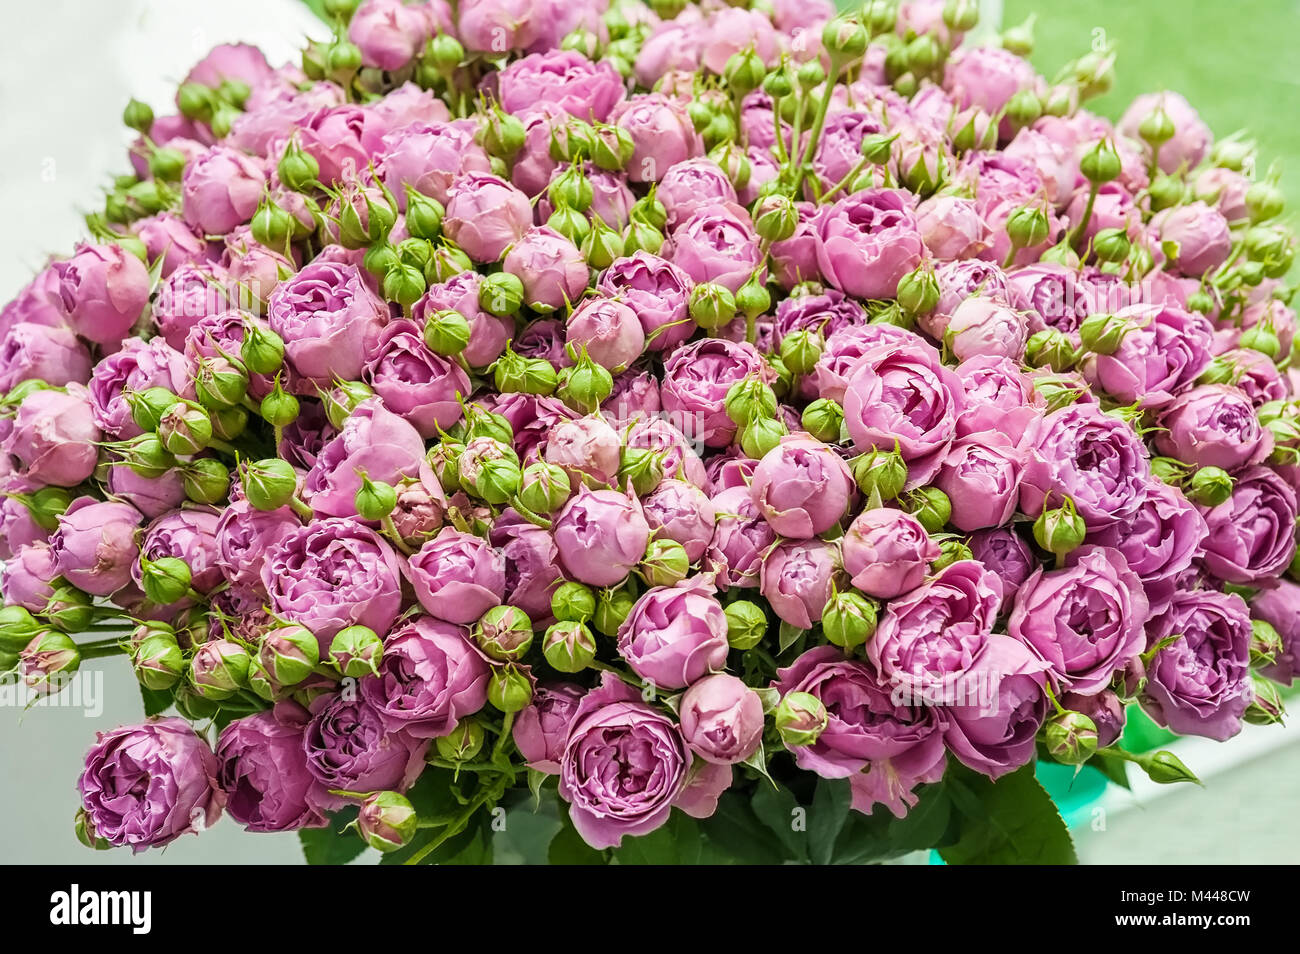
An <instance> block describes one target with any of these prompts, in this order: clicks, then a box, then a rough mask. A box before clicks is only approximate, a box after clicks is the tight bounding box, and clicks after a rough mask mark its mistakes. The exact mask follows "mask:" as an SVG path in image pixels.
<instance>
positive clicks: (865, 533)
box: [840, 507, 939, 599]
mask: <svg viewBox="0 0 1300 954" xmlns="http://www.w3.org/2000/svg"><path fill="white" fill-rule="evenodd" d="M840 553H841V559H842V560H843V563H844V571H845V572H846V573H848V574H849V575H850V576H851V577H852V578H853V585H854V586H856V587H857V588H858V589H860V590H861V591H862V592H864V593H866V594H867V595H868V596H875V597H878V598H880V599H893V598H894V597H895V596H899V595H900V594H902V593H906V592H908V591H909V590H913V589H915V588H916V587H918V586H920V585H921V581H922V580H924V579H925V577H926V574H928V573H929V572H930V561H931V560H937V559H938V558H939V545H938V544H937V543H935V542H934V541H933V540H931V539H930V536H929V534H927V533H926V532H925V528H924V527H922V526H921V524H920V522H919V521H918V520H917V519H916V518H915V517H913V516H912V515H911V514H906V513H903V511H901V510H894V509H892V508H888V507H877V508H875V509H873V510H864V511H862V513H860V514H858V516H857V517H855V518H854V520H853V522H852V523H851V524H849V528H848V530H846V531H845V533H844V538H843V539H842V540H841V541H840Z"/></svg>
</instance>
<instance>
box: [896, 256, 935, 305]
mask: <svg viewBox="0 0 1300 954" xmlns="http://www.w3.org/2000/svg"><path fill="white" fill-rule="evenodd" d="M896 297H897V299H898V304H899V305H900V306H901V307H902V308H903V309H905V310H906V311H908V312H910V313H911V314H913V315H925V314H929V313H930V312H931V311H933V310H934V306H935V305H937V304H938V303H939V280H938V279H937V278H936V277H935V274H934V270H933V269H931V268H927V267H926V266H924V265H922V266H920V267H918V268H915V269H913V270H912V271H910V272H908V273H907V274H906V275H904V276H903V277H902V278H900V279H899V280H898V290H897V292H896Z"/></svg>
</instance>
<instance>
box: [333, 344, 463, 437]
mask: <svg viewBox="0 0 1300 954" xmlns="http://www.w3.org/2000/svg"><path fill="white" fill-rule="evenodd" d="M362 377H363V380H364V381H365V382H366V383H367V384H369V385H370V387H371V388H372V389H374V392H375V394H377V395H378V396H379V399H380V400H381V401H383V402H384V406H385V407H386V408H388V410H390V411H392V412H393V413H394V414H399V415H401V416H402V417H403V418H405V419H406V420H408V421H410V423H411V424H413V425H414V426H415V429H416V431H418V432H419V435H420V436H421V437H423V438H433V437H436V436H437V435H438V432H439V431H440V430H445V429H447V428H449V427H451V426H452V425H453V424H455V423H456V422H457V421H459V420H460V416H461V407H460V401H461V400H463V399H465V398H468V397H469V394H470V391H471V388H470V384H469V376H468V375H467V374H466V373H465V370H464V369H463V368H462V367H461V366H460V365H459V364H457V363H456V362H455V361H453V360H450V359H448V358H444V357H443V356H442V355H439V354H434V353H433V352H432V351H430V350H429V348H428V346H427V345H426V344H425V343H424V336H423V333H422V331H421V329H420V328H419V326H418V325H416V324H415V322H413V321H405V320H401V321H394V322H393V323H392V324H390V325H389V326H388V327H387V328H385V329H384V330H383V332H381V333H380V335H379V340H378V341H377V342H376V344H375V348H374V350H373V351H371V352H370V354H369V355H368V356H367V358H366V366H365V370H364V372H363V375H362ZM345 430H346V428H345Z"/></svg>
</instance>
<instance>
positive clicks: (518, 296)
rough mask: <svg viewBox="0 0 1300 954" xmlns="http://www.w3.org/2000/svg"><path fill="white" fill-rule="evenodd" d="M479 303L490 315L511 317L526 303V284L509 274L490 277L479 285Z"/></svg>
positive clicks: (500, 273) (499, 273)
mask: <svg viewBox="0 0 1300 954" xmlns="http://www.w3.org/2000/svg"><path fill="white" fill-rule="evenodd" d="M478 301H479V305H480V306H481V307H482V308H483V310H484V311H486V312H487V313H488V314H490V315H496V316H497V317H500V318H506V317H509V316H510V315H513V314H514V313H515V312H517V311H518V310H519V307H520V306H521V305H522V304H523V303H524V283H523V282H521V281H520V280H519V279H518V277H516V276H514V275H511V274H510V273H509V272H497V273H496V274H494V275H488V276H487V277H486V278H484V279H483V282H482V284H480V285H479V290H478Z"/></svg>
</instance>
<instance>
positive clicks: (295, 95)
mask: <svg viewBox="0 0 1300 954" xmlns="http://www.w3.org/2000/svg"><path fill="white" fill-rule="evenodd" d="M325 6H326V9H327V11H328V13H329V16H330V17H331V18H332V22H333V25H334V28H335V29H334V36H333V38H332V39H331V40H329V41H328V42H324V43H315V42H313V43H310V44H308V46H307V48H306V49H305V50H304V51H303V55H302V59H301V63H300V64H295V65H285V66H280V67H273V66H271V65H269V64H268V63H267V61H266V59H265V58H264V57H263V55H262V54H261V53H260V52H259V51H258V50H257V49H254V48H251V47H247V46H222V47H218V48H217V49H215V50H213V51H212V52H211V53H210V54H209V55H208V56H207V57H205V58H204V59H203V60H202V61H201V62H200V63H199V64H198V65H197V66H195V67H194V69H193V71H192V72H191V73H190V74H189V75H188V76H187V77H186V78H185V80H184V82H183V83H182V84H181V86H180V87H179V89H178V91H177V94H176V99H175V107H176V112H175V113H174V114H171V115H164V116H155V115H154V113H153V111H152V109H151V108H150V107H149V106H147V105H145V104H143V103H140V102H136V101H132V102H131V103H130V104H129V105H128V106H127V108H126V112H125V117H124V118H125V121H126V124H127V125H128V126H129V127H130V128H132V129H134V130H136V131H137V132H138V138H136V139H135V141H134V142H133V143H132V145H131V147H130V162H131V169H132V171H131V172H130V173H129V174H127V175H125V176H122V177H120V178H119V179H118V180H117V181H116V183H115V184H114V186H113V188H112V190H111V191H110V192H109V193H108V195H107V198H106V201H105V203H104V207H103V210H102V211H101V212H97V213H95V214H93V215H91V216H89V217H88V225H89V229H90V234H91V239H90V241H88V242H87V243H85V244H82V245H80V246H78V247H77V248H76V250H75V251H74V252H73V254H72V255H71V256H70V257H68V258H64V259H59V260H56V261H53V262H51V263H50V264H49V265H48V266H47V267H46V268H45V269H44V270H43V271H41V272H40V274H39V275H37V276H36V277H35V278H34V279H33V280H32V282H31V283H30V284H29V285H28V286H27V287H26V288H24V289H23V290H22V292H21V293H20V294H19V295H18V297H17V298H16V299H15V300H14V301H12V302H10V303H9V304H8V305H7V306H6V307H5V308H4V310H3V312H2V313H0V337H2V338H3V345H2V346H0V389H2V390H3V393H4V397H3V400H2V401H0V405H2V406H0V439H2V442H3V443H2V446H3V454H2V455H0V480H2V481H3V490H4V495H3V501H2V502H0V525H2V527H3V543H2V547H3V556H4V557H5V564H4V569H3V596H4V602H5V605H4V607H3V609H2V610H0V670H8V671H12V672H15V673H16V674H17V676H18V677H19V678H21V679H22V680H23V681H24V682H25V685H26V686H27V687H28V689H29V690H30V691H32V692H47V693H48V692H57V691H60V690H61V689H63V688H64V687H65V686H66V685H67V683H68V681H69V680H70V679H72V678H75V672H76V670H77V668H78V666H79V665H80V663H81V661H82V660H83V659H92V658H95V657H99V656H106V655H114V654H125V655H127V656H129V658H130V660H131V663H132V665H133V667H134V671H135V673H136V675H137V677H138V679H139V682H140V685H141V689H142V693H143V699H144V707H145V719H144V721H142V722H141V723H140V724H137V725H131V726H125V727H121V728H118V729H115V730H113V731H109V732H101V733H100V734H99V736H98V738H97V739H96V741H95V742H94V745H93V746H92V747H91V749H90V751H89V753H88V754H87V756H86V760H85V769H84V772H83V773H82V775H81V778H80V780H79V782H78V786H79V790H80V792H81V797H82V803H83V808H82V810H81V811H80V812H79V814H78V816H77V822H76V828H77V834H78V837H80V838H81V839H82V841H84V842H85V843H86V844H87V845H89V846H92V847H96V848H100V847H107V846H130V847H131V848H132V849H134V850H137V851H138V850H142V849H145V848H149V847H156V846H161V845H166V844H168V843H169V842H171V841H172V840H174V839H175V838H177V837H178V836H180V835H181V834H184V833H186V832H191V831H195V830H198V829H201V828H203V827H206V826H207V825H208V824H210V823H212V822H214V821H215V820H216V819H217V818H218V817H219V816H221V815H222V814H223V813H224V814H226V815H229V816H230V817H231V818H233V819H234V820H235V821H236V822H237V823H239V824H240V825H242V826H244V827H245V828H247V829H248V830H249V831H255V832H266V831H285V830H297V829H301V830H302V832H303V841H304V844H305V846H306V848H307V852H308V857H309V859H310V860H324V861H340V860H346V859H348V858H350V857H352V856H354V855H355V854H357V853H359V852H360V851H361V850H362V849H363V848H364V846H365V845H366V844H369V845H371V846H373V847H375V848H378V849H379V850H381V851H383V852H386V853H388V854H387V855H386V860H400V861H405V862H408V863H415V862H431V861H448V860H456V861H460V862H467V861H470V862H472V861H486V860H489V859H490V858H491V856H492V850H493V843H494V835H495V833H497V832H498V831H499V830H500V826H499V824H498V819H500V818H503V817H505V813H506V812H530V811H533V812H538V813H539V814H541V815H543V816H545V817H547V818H548V819H549V825H550V831H551V832H552V833H553V838H552V839H551V840H550V844H549V858H550V859H551V860H552V861H555V862H574V861H580V862H608V861H611V860H617V861H621V862H624V863H628V862H634V861H646V860H650V861H661V862H662V861H671V862H689V861H698V860H705V861H740V862H768V863H775V862H780V861H789V860H796V861H814V862H828V861H863V860H873V859H880V858H886V857H890V856H893V855H898V854H901V853H903V852H906V851H909V850H915V849H919V848H938V849H939V851H940V852H941V854H942V855H943V857H944V858H945V859H947V860H948V861H949V862H953V863H961V862H969V861H997V860H1024V861H1050V862H1060V861H1070V860H1073V857H1074V856H1073V849H1072V847H1071V844H1070V839H1069V835H1068V833H1067V831H1066V829H1065V826H1064V824H1063V823H1062V821H1061V819H1060V817H1059V815H1058V814H1057V812H1056V810H1055V807H1054V806H1053V804H1052V802H1051V800H1050V799H1049V798H1048V796H1047V795H1046V793H1045V792H1044V791H1043V789H1041V788H1040V787H1039V786H1038V784H1037V782H1036V781H1035V780H1034V765H1035V763H1036V762H1037V761H1052V762H1057V763H1062V764H1065V765H1082V764H1084V763H1087V764H1090V765H1094V766H1097V767H1100V768H1101V769H1103V770H1104V771H1105V772H1106V773H1107V775H1108V776H1110V777H1111V778H1113V779H1115V780H1116V781H1120V782H1123V781H1124V779H1125V770H1126V768H1127V766H1128V765H1129V764H1134V765H1136V766H1138V767H1139V768H1140V769H1141V770H1144V771H1145V772H1146V773H1148V774H1149V775H1150V776H1151V778H1153V779H1154V780H1156V781H1158V782H1174V781H1183V780H1192V779H1194V776H1193V775H1192V774H1191V772H1190V771H1189V770H1188V769H1187V768H1186V767H1184V766H1183V765H1182V763H1181V762H1180V761H1179V760H1178V759H1177V758H1176V757H1175V756H1173V755H1172V754H1171V753H1169V752H1157V753H1154V754H1151V753H1145V754H1143V753H1132V752H1127V751H1125V750H1124V749H1122V748H1121V747H1120V745H1119V744H1118V743H1119V738H1120V734H1121V730H1122V728H1123V726H1124V722H1125V709H1126V706H1128V705H1130V704H1137V705H1140V706H1141V707H1142V708H1143V709H1144V710H1145V711H1146V712H1147V713H1148V714H1149V715H1150V716H1151V717H1152V718H1153V719H1155V720H1156V721H1157V722H1158V723H1160V724H1161V725H1164V726H1167V727H1168V728H1169V729H1170V730H1172V731H1173V732H1175V733H1180V734H1191V735H1200V736H1206V737H1209V738H1213V739H1218V740H1226V739H1229V738H1230V737H1232V736H1233V735H1234V734H1236V733H1237V732H1238V731H1239V730H1240V729H1241V726H1242V723H1243V721H1246V722H1255V723H1268V722H1275V721H1277V720H1279V719H1280V717H1281V712H1282V706H1281V703H1280V701H1279V696H1278V688H1277V687H1278V684H1289V683H1290V682H1291V681H1292V678H1293V676H1294V673H1295V669H1296V665H1297V663H1296V658H1297V649H1298V647H1300V587H1297V585H1296V584H1295V583H1293V582H1289V581H1288V580H1287V579H1286V577H1287V576H1291V577H1295V576H1297V574H1300V562H1297V561H1296V559H1295V555H1296V518H1297V499H1296V494H1297V488H1298V487H1300V466H1298V465H1297V455H1298V453H1300V417H1298V415H1297V393H1298V390H1300V375H1297V373H1296V371H1295V369H1293V368H1292V367H1291V358H1292V353H1293V338H1294V332H1295V315H1294V312H1293V311H1292V310H1291V309H1290V307H1289V306H1288V302H1289V300H1290V297H1291V293H1292V291H1293V289H1291V288H1290V287H1288V286H1285V285H1284V284H1283V283H1282V280H1283V277H1284V276H1285V274H1286V273H1287V271H1288V269H1289V268H1290V266H1291V263H1292V258H1293V253H1294V242H1293V238H1292V236H1291V235H1290V233H1289V232H1288V231H1287V230H1286V229H1285V228H1283V227H1282V226H1280V225H1278V224H1276V220H1277V218H1278V216H1279V215H1280V213H1281V212H1282V208H1283V201H1282V198H1281V193H1280V192H1279V189H1278V186H1277V183H1276V174H1275V172H1269V173H1268V174H1267V175H1259V176H1257V175H1256V172H1255V169H1254V164H1253V152H1252V148H1251V146H1250V144H1249V143H1246V142H1244V141H1243V140H1241V139H1240V138H1232V139H1228V140H1224V141H1220V142H1218V143H1215V142H1213V140H1212V136H1211V134H1210V131H1209V129H1208V128H1207V127H1206V126H1205V124H1204V123H1203V122H1202V121H1201V120H1200V119H1199V118H1198V116H1197V114H1196V112H1195V111H1194V110H1193V109H1192V107H1191V106H1189V105H1188V103H1187V102H1186V101H1185V100H1184V99H1183V98H1182V97H1180V96H1179V95H1177V94H1176V93H1171V92H1166V93H1159V94H1154V95H1151V96H1147V97H1142V98H1140V99H1139V100H1137V101H1136V102H1134V103H1133V104H1132V106H1131V107H1130V108H1129V110H1128V111H1127V112H1126V113H1125V115H1124V117H1123V119H1122V120H1121V121H1120V122H1119V124H1118V125H1115V126H1112V125H1111V124H1110V123H1109V122H1107V121H1106V120H1104V119H1102V118H1099V117H1098V116H1095V115H1093V114H1091V113H1089V112H1088V111H1087V110H1085V109H1083V108H1082V107H1081V105H1080V104H1081V103H1082V102H1083V101H1085V100H1086V99H1087V98H1088V97H1090V96H1092V95H1094V94H1096V93H1098V92H1102V91H1104V90H1105V89H1106V88H1107V87H1108V86H1109V84H1110V82H1111V76H1112V57H1111V55H1110V54H1109V52H1108V51H1104V50H1103V51H1099V52H1098V51H1094V52H1091V53H1089V54H1087V55H1086V56H1084V57H1082V58H1080V59H1078V60H1077V61H1075V62H1073V63H1071V64H1069V65H1068V66H1067V67H1066V68H1065V69H1063V70H1062V72H1061V73H1060V74H1059V75H1058V76H1057V77H1056V78H1055V79H1054V80H1053V81H1051V82H1048V81H1046V80H1045V79H1044V78H1042V77H1040V76H1039V75H1038V74H1037V73H1036V72H1035V71H1034V70H1033V68H1031V67H1030V66H1029V65H1028V63H1027V62H1026V60H1025V59H1024V58H1023V56H1024V55H1025V54H1026V53H1027V52H1028V50H1029V47H1030V45H1031V44H1032V38H1031V36H1030V35H1029V31H1028V29H1027V28H1025V27H1020V28H1014V29H1011V30H1008V31H1006V32H1005V33H1004V34H1003V35H1002V36H1001V37H1000V42H999V43H998V45H991V46H975V45H970V44H968V43H963V35H964V34H965V33H966V32H968V31H970V30H971V29H972V28H973V27H974V26H975V19H976V17H975V4H974V3H973V2H971V0H949V2H947V3H943V2H937V0H910V2H904V3H901V4H899V3H896V2H889V0H871V2H869V3H867V4H866V5H865V6H863V7H862V8H861V10H860V11H859V12H856V13H853V14H850V15H842V16H835V15H834V11H833V10H832V8H831V7H830V5H829V3H827V2H826V0H810V2H803V3H795V2H791V0H774V2H763V3H759V2H754V3H752V4H750V3H740V4H737V5H729V4H726V3H722V2H717V0H708V2H704V3H700V4H693V3H685V2H683V0H650V2H649V3H645V2H642V0H608V2H607V0H572V2H565V3H561V2H556V0H460V2H459V4H457V3H455V2H454V0H453V2H452V3H451V4H448V2H446V0H429V2H424V3H413V2H405V0H363V2H361V3H359V4H358V3H357V2H355V0H327V2H326V4H325ZM171 710H174V712H175V714H174V715H167V716H166V717H164V713H167V712H169V711H171ZM348 828H355V829H356V831H357V832H358V833H359V834H360V836H361V837H360V838H358V837H356V835H355V834H352V833H351V832H349V831H346V830H345V829H348Z"/></svg>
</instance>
